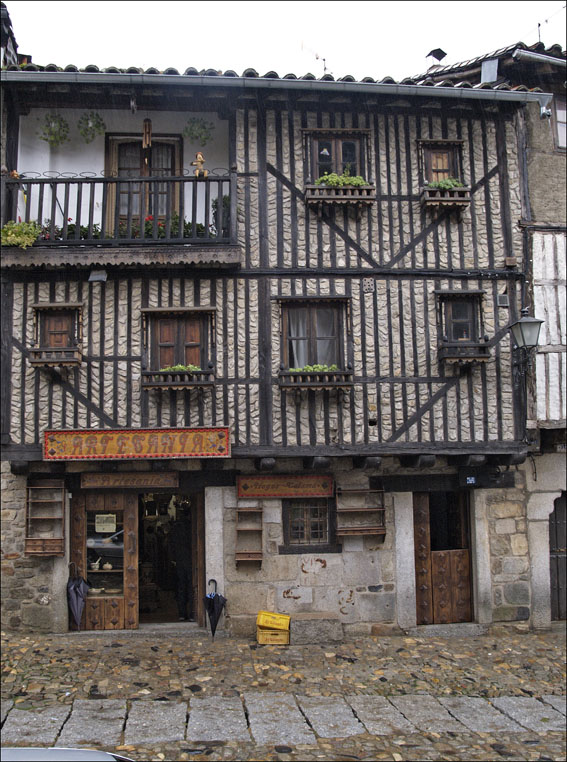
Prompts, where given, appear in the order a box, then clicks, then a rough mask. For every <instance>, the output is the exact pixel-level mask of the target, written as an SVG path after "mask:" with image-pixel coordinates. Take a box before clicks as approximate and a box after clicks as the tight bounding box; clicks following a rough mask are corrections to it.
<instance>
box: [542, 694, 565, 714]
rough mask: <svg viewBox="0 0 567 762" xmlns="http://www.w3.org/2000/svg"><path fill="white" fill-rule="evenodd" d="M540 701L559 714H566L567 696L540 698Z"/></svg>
mask: <svg viewBox="0 0 567 762" xmlns="http://www.w3.org/2000/svg"><path fill="white" fill-rule="evenodd" d="M541 700H542V701H545V703H546V704H551V706H552V707H553V708H554V709H555V710H557V711H558V712H561V714H567V696H542V697H541Z"/></svg>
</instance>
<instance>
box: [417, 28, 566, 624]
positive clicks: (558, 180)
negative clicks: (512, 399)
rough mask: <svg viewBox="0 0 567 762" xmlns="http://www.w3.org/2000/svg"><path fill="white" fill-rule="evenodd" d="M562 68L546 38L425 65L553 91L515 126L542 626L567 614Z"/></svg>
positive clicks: (529, 476)
mask: <svg viewBox="0 0 567 762" xmlns="http://www.w3.org/2000/svg"><path fill="white" fill-rule="evenodd" d="M566 68H567V58H566V54H565V51H564V50H562V48H561V46H560V45H553V46H551V47H550V48H546V47H545V45H543V44H542V43H538V44H536V45H532V46H529V47H528V46H526V45H524V44H523V43H518V44H516V45H511V46H509V47H507V48H503V49H501V50H498V51H495V52H493V53H490V54H487V55H484V56H482V57H480V58H477V59H475V60H472V61H466V62H464V63H462V64H457V65H453V66H446V67H443V66H440V67H435V69H434V70H431V71H430V72H429V76H430V77H432V78H433V79H434V80H435V81H443V80H450V81H459V80H460V79H462V78H463V77H464V78H466V79H467V80H468V81H471V82H473V83H474V84H477V85H480V84H482V83H485V84H487V85H490V86H492V87H494V86H497V85H499V84H503V83H505V84H506V85H508V86H516V87H521V86H524V87H527V88H535V87H539V88H541V89H542V90H544V91H545V92H548V93H552V94H553V99H552V101H551V102H550V103H549V105H548V107H547V108H546V109H544V110H543V111H542V110H541V109H540V108H539V107H538V106H537V105H536V104H530V105H529V106H528V107H527V109H526V111H525V115H524V118H523V121H522V122H521V126H520V127H519V130H520V132H519V135H520V140H521V143H522V145H523V146H524V153H525V159H524V161H525V171H524V188H523V195H522V201H523V211H522V219H521V221H520V225H521V227H522V230H523V231H524V248H523V257H524V270H525V273H526V278H527V299H528V301H529V303H530V304H532V305H533V313H534V315H535V317H537V318H540V319H541V320H543V321H544V322H543V324H542V329H541V336H540V341H539V346H538V351H537V355H536V358H535V363H534V364H533V367H532V368H530V369H529V370H528V378H529V388H528V395H529V396H528V400H527V403H528V415H527V420H526V442H527V444H528V447H529V459H528V460H527V461H526V463H525V464H524V465H523V467H522V468H523V470H524V472H525V475H526V487H527V491H528V500H527V506H526V519H527V521H528V540H529V547H530V572H531V580H532V597H533V600H534V609H533V612H532V615H533V617H534V620H535V621H536V622H537V623H539V624H540V625H543V626H545V625H546V624H548V623H549V621H550V619H565V618H566V615H567V610H566V562H565V554H566V545H567V542H566V509H565V498H566V491H565V490H566V486H565V473H566V469H565V423H566V417H567V413H566V411H567V360H566V357H567V355H566V349H567V326H566V322H567V320H566V314H567V310H566V306H565V293H566V292H565V286H566V251H565V240H566V232H567V222H566V220H567V214H566V202H567V198H566V194H565V183H566V179H567V173H566V162H567V159H566V125H565V120H566V116H565V115H566V110H565V103H566V101H565V96H566V93H565V72H566ZM520 370H525V369H520Z"/></svg>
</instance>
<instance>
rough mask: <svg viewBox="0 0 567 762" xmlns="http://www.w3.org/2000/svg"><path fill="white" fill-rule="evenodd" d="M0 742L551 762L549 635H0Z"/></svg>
mask: <svg viewBox="0 0 567 762" xmlns="http://www.w3.org/2000/svg"><path fill="white" fill-rule="evenodd" d="M2 660H3V665H2V668H3V672H2V675H3V677H2V725H3V727H2V744H3V745H4V746H11V745H19V746H26V745H40V746H52V745H56V746H86V747H94V748H100V749H104V750H106V751H117V752H118V753H121V754H123V755H125V756H128V757H131V758H132V759H136V760H150V759H151V760H164V759H165V760H178V759H180V760H186V759H197V760H198V759H209V760H260V759H266V760H276V759H281V760H288V759H289V760H292V759H294V760H321V759H324V760H342V759H344V760H350V759H360V760H397V761H398V762H401V760H494V759H506V760H562V759H565V695H564V694H565V627H564V626H562V625H559V624H557V625H555V626H554V628H553V629H552V631H550V632H547V633H540V634H535V633H528V632H525V631H524V632H522V631H521V628H518V627H517V626H510V627H494V628H492V629H491V630H490V631H489V633H488V634H486V635H483V636H477V637H467V638H446V637H443V638H442V637H402V636H387V637H366V638H359V639H357V640H354V641H350V642H345V643H341V644H339V645H333V646H332V647H331V646H321V645H309V646H291V647H286V646H258V645H256V644H255V643H254V642H253V641H250V640H245V639H232V638H227V637H219V638H217V639H215V640H214V641H211V638H210V634H208V633H206V632H205V631H204V630H200V629H199V628H198V627H197V626H196V625H193V624H189V623H188V624H185V623H183V624H182V625H179V626H175V627H161V628H160V627H157V626H156V627H152V628H142V629H141V630H139V631H137V632H126V631H118V632H101V633H97V634H94V633H92V632H87V633H68V634H64V635H45V636H44V635H27V636H22V635H15V634H13V633H3V634H2Z"/></svg>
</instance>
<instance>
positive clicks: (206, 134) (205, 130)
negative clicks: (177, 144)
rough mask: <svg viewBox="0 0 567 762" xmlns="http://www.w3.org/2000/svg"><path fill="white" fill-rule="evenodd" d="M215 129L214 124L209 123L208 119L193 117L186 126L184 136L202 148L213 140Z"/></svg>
mask: <svg viewBox="0 0 567 762" xmlns="http://www.w3.org/2000/svg"><path fill="white" fill-rule="evenodd" d="M214 129H215V125H214V124H213V123H212V122H207V120H206V119H201V118H199V117H193V118H192V119H189V120H188V122H187V124H186V125H185V128H184V130H183V136H184V137H186V138H189V139H190V140H193V141H195V142H196V143H199V145H200V146H201V147H202V146H206V145H207V143H208V142H209V140H210V139H211V138H212V132H213V130H214Z"/></svg>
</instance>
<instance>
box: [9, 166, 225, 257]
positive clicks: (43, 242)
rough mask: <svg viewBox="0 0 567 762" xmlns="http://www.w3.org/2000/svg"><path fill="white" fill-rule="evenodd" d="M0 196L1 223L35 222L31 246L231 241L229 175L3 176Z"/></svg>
mask: <svg viewBox="0 0 567 762" xmlns="http://www.w3.org/2000/svg"><path fill="white" fill-rule="evenodd" d="M30 174H31V173H30ZM38 174H39V173H38ZM87 174H88V173H85V175H87ZM2 199H3V205H2V225H4V224H5V223H6V222H7V221H9V220H13V221H17V222H35V223H37V224H38V225H39V227H40V229H41V230H40V234H39V236H38V239H37V240H36V242H35V243H34V244H33V245H34V246H42V247H43V246H52V247H61V246H75V247H77V246H80V247H84V246H89V245H92V246H97V247H100V246H121V247H122V246H133V245H135V246H153V247H155V246H159V245H164V244H166V245H167V244H170V245H171V244H177V245H187V244H192V245H197V246H207V245H209V246H210V245H213V246H215V245H218V244H235V243H236V172H235V171H234V172H231V173H230V174H228V175H222V176H213V175H209V176H208V177H207V178H202V177H199V178H197V177H195V176H179V177H150V178H148V177H80V176H74V177H57V178H49V177H33V178H32V177H27V176H24V177H20V178H15V179H13V178H6V177H3V178H2Z"/></svg>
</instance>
